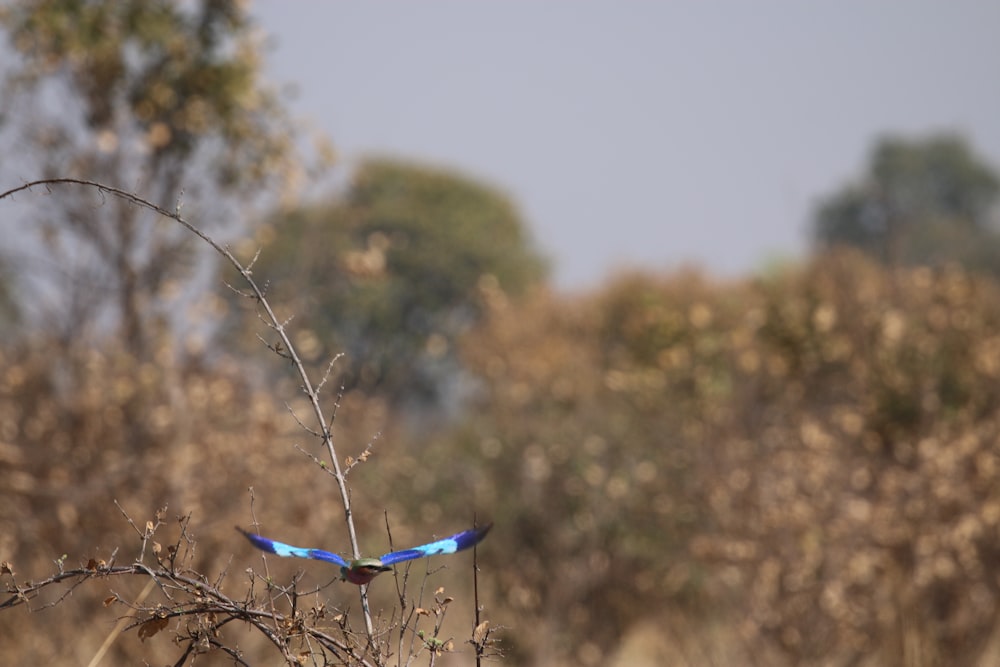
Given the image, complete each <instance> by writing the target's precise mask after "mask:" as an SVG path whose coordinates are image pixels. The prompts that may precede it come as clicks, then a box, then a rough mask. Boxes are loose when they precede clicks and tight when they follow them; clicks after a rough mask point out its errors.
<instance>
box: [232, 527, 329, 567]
mask: <svg viewBox="0 0 1000 667" xmlns="http://www.w3.org/2000/svg"><path fill="white" fill-rule="evenodd" d="M236 530H238V531H240V532H241V533H243V534H244V535H245V536H246V538H247V539H248V540H250V544H252V545H254V546H255V547H257V548H258V549H260V550H261V551H266V552H268V553H271V554H274V555H275V556H286V557H287V556H295V557H296V558H312V559H313V560H325V561H326V562H327V563H333V564H334V565H339V566H341V567H347V561H346V560H344V559H343V558H341V557H340V556H338V555H337V554H333V553H330V552H329V551H323V550H322V549H303V548H302V547H293V546H292V545H290V544H285V543H283V542H276V541H275V540H269V539H268V538H266V537H262V536H260V535H254V534H253V533H248V532H247V531H245V530H243V529H242V528H240V527H239V526H237V527H236Z"/></svg>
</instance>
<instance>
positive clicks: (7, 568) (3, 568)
mask: <svg viewBox="0 0 1000 667" xmlns="http://www.w3.org/2000/svg"><path fill="white" fill-rule="evenodd" d="M0 574H14V569H13V568H12V567H11V565H10V563H8V562H7V561H4V562H2V563H0Z"/></svg>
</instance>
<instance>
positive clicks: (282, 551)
mask: <svg viewBox="0 0 1000 667" xmlns="http://www.w3.org/2000/svg"><path fill="white" fill-rule="evenodd" d="M492 527H493V523H492V522H491V523H488V524H486V525H485V526H480V527H479V528H471V529H469V530H463V531H462V532H460V533H455V534H454V535H452V536H451V537H446V538H444V539H441V540H437V541H436V542H430V543H429V544H423V545H421V546H419V547H413V548H412V549H403V550H402V551H393V552H390V553H387V554H384V555H382V556H379V557H378V558H359V559H357V560H350V561H349V560H344V559H343V558H341V557H340V556H338V555H337V554H335V553H330V552H329V551H323V550H322V549H304V548H302V547H293V546H292V545H290V544H285V543H283V542H277V541H275V540H272V539H268V538H266V537H262V536H261V535H255V534H253V533H250V532H248V531H245V530H243V529H242V528H240V527H239V526H237V527H236V530H238V531H240V532H241V533H243V535H244V536H246V538H247V539H248V540H250V543H251V544H252V545H254V546H255V547H257V548H258V549H260V550H261V551H266V552H268V553H272V554H274V555H276V556H282V557H289V556H293V557H295V558H311V559H313V560H322V561H326V562H327V563H333V564H334V565H339V566H340V579H341V580H342V581H349V582H351V583H352V584H357V585H358V586H363V585H364V584H367V583H368V582H370V581H371V580H372V579H374V578H375V577H377V576H378V575H380V574H382V573H383V572H388V571H389V570H391V569H392V568H391V567H389V566H390V565H393V564H395V563H402V562H403V561H407V560H414V559H415V558H425V557H427V556H436V555H438V554H453V553H455V552H456V551H461V550H463V549H468V548H469V547H471V546H475V545H476V544H479V543H480V542H481V541H482V540H483V538H484V537H486V533H488V532H489V531H490V528H492Z"/></svg>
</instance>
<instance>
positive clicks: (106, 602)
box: [104, 595, 118, 607]
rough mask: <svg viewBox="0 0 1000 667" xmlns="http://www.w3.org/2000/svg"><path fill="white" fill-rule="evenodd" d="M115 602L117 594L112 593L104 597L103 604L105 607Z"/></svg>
mask: <svg viewBox="0 0 1000 667" xmlns="http://www.w3.org/2000/svg"><path fill="white" fill-rule="evenodd" d="M115 602H118V596H117V595H112V596H111V597H106V598H104V606H105V607H110V606H111V605H113V604H114V603H115Z"/></svg>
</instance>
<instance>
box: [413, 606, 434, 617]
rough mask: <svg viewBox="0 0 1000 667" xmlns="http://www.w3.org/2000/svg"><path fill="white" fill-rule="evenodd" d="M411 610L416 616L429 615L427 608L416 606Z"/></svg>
mask: <svg viewBox="0 0 1000 667" xmlns="http://www.w3.org/2000/svg"><path fill="white" fill-rule="evenodd" d="M413 612H414V613H415V614H416V615H417V616H430V615H431V612H430V611H428V610H427V609H424V608H423V607H417V608H416V609H414V610H413Z"/></svg>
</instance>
